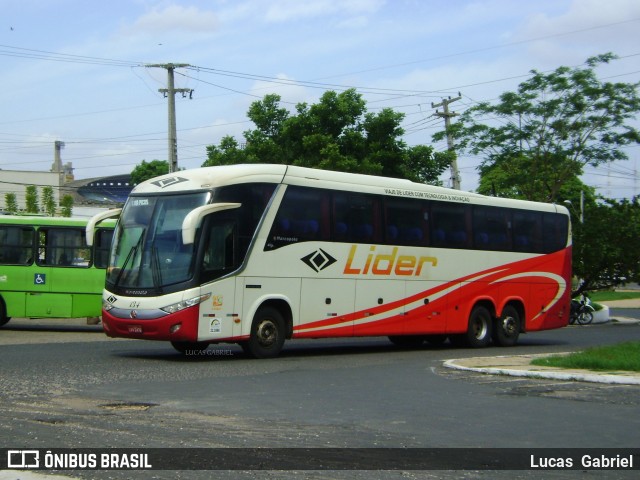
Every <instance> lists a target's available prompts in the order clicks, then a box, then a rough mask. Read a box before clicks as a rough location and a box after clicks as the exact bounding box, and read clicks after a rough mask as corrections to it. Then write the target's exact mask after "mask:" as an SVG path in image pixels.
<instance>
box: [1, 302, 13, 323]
mask: <svg viewBox="0 0 640 480" xmlns="http://www.w3.org/2000/svg"><path fill="white" fill-rule="evenodd" d="M9 320H11V317H7V307H5V306H4V302H3V301H2V300H0V327H3V326H5V325H6V324H7V322H9Z"/></svg>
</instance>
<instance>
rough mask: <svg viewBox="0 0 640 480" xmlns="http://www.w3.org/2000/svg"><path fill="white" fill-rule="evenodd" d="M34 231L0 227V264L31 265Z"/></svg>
mask: <svg viewBox="0 0 640 480" xmlns="http://www.w3.org/2000/svg"><path fill="white" fill-rule="evenodd" d="M33 237H34V231H33V229H32V228H29V227H19V226H10V225H3V226H0V245H1V246H2V248H0V264H2V265H29V264H31V263H33Z"/></svg>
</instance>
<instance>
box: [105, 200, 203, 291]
mask: <svg viewBox="0 0 640 480" xmlns="http://www.w3.org/2000/svg"><path fill="white" fill-rule="evenodd" d="M210 198H211V194H210V192H200V193H189V194H184V195H171V196H148V197H142V196H135V197H130V199H129V200H128V202H127V204H126V205H125V207H124V209H123V211H122V215H121V217H120V221H119V222H118V226H117V228H116V232H115V234H114V240H113V248H112V250H111V259H110V262H109V270H108V273H107V282H108V283H110V284H112V285H114V286H119V287H122V288H143V289H159V288H162V287H163V286H166V285H171V284H175V283H180V282H184V281H187V280H189V279H190V278H191V277H192V276H193V258H194V255H193V253H194V244H190V245H185V244H183V242H182V221H183V220H184V218H185V217H186V215H187V214H188V213H189V212H190V211H192V210H193V209H194V208H197V207H200V206H202V205H205V204H207V203H208V201H209V200H210Z"/></svg>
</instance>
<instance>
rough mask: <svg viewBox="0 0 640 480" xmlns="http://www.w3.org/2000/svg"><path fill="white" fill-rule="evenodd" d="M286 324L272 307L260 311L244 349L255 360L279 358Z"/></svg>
mask: <svg viewBox="0 0 640 480" xmlns="http://www.w3.org/2000/svg"><path fill="white" fill-rule="evenodd" d="M284 326H285V322H284V318H283V317H282V314H281V313H280V312H279V311H278V310H276V309H275V308H272V307H263V308H261V309H259V310H258V312H257V313H256V316H255V317H254V319H253V323H252V325H251V333H250V335H249V340H247V341H245V342H243V343H242V344H241V346H242V349H243V350H244V351H245V353H247V354H248V355H250V356H252V357H254V358H273V357H277V356H278V355H279V354H280V351H281V350H282V347H283V345H284V336H285V329H284Z"/></svg>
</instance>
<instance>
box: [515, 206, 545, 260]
mask: <svg viewBox="0 0 640 480" xmlns="http://www.w3.org/2000/svg"><path fill="white" fill-rule="evenodd" d="M541 230H542V215H541V214H540V213H539V212H534V211H527V210H519V211H514V212H513V250H514V251H516V252H530V253H541V252H542V233H541Z"/></svg>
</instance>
